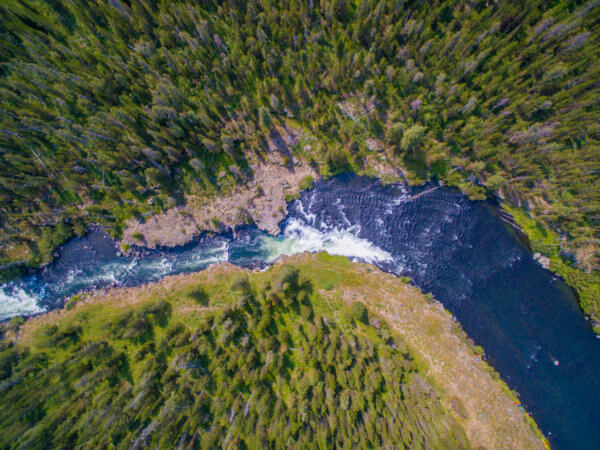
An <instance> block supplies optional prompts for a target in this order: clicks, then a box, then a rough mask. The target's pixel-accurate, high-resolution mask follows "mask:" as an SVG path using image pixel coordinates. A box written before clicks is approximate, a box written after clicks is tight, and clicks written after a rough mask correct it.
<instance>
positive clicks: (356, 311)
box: [350, 302, 368, 323]
mask: <svg viewBox="0 0 600 450" xmlns="http://www.w3.org/2000/svg"><path fill="white" fill-rule="evenodd" d="M350 314H351V316H352V318H353V319H354V320H355V321H356V322H361V323H367V320H368V314H367V308H366V307H365V305H364V304H363V303H361V302H353V303H352V304H351V305H350Z"/></svg>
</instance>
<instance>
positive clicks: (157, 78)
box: [0, 0, 600, 271]
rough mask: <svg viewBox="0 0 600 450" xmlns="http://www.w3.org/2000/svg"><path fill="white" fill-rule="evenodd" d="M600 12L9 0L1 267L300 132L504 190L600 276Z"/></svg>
mask: <svg viewBox="0 0 600 450" xmlns="http://www.w3.org/2000/svg"><path fill="white" fill-rule="evenodd" d="M599 20H600V2H598V1H597V0H592V1H588V2H583V1H540V0H537V1H529V2H517V1H499V2H489V1H483V0H481V1H478V0H460V1H456V2H452V3H450V2H437V1H432V2H424V1H402V0H385V1H384V0H381V1H376V0H362V1H346V0H334V1H322V2H320V1H318V0H308V1H295V0H286V1H271V0H250V1H247V0H243V1H238V0H229V1H223V2H218V1H211V0H203V1H189V0H92V1H89V0H86V1H82V0H5V1H3V2H2V3H1V4H0V209H1V210H2V215H1V216H0V226H1V235H0V264H1V265H2V267H3V268H4V269H6V268H10V267H12V266H13V265H15V264H18V263H21V262H26V263H28V264H34V265H35V264H39V263H41V262H44V261H48V260H49V259H50V257H51V253H52V249H53V248H54V246H55V245H56V244H59V243H61V242H63V241H64V240H65V239H66V238H68V237H69V236H71V235H72V234H73V233H81V232H82V231H83V230H84V227H85V225H86V224H87V223H90V222H99V223H102V224H105V225H108V226H109V227H110V229H111V230H112V233H113V234H114V235H117V236H118V235H119V234H120V232H121V229H122V225H123V222H124V220H126V219H127V218H130V217H142V216H144V215H145V214H148V213H150V212H158V211H161V210H164V209H165V208H168V207H170V206H173V205H175V204H178V203H180V202H182V201H184V196H185V195H186V194H194V195H213V194H215V193H218V192H222V191H224V190H226V189H227V188H228V187H229V186H231V185H232V184H235V183H239V182H242V181H243V180H244V179H245V178H246V177H248V176H249V173H248V161H249V160H251V159H253V158H255V157H259V156H260V155H261V154H263V153H264V139H265V137H266V136H268V135H269V133H272V132H273V131H274V130H275V131H276V130H277V129H279V128H281V127H283V126H284V125H286V126H293V127H297V128H299V129H301V130H302V131H303V132H304V133H307V134H310V135H311V136H313V137H314V139H313V140H311V145H310V146H306V145H297V146H296V147H295V151H296V152H297V153H298V155H299V156H302V157H303V158H305V159H306V160H308V161H312V162H313V163H315V164H318V167H319V168H320V170H321V172H322V174H323V175H330V174H332V173H336V172H338V171H342V170H347V169H352V170H356V171H360V170H362V169H363V168H364V164H365V160H366V158H367V157H368V156H369V155H372V154H378V155H379V156H382V155H386V154H387V156H388V159H390V158H392V157H394V158H395V160H397V161H399V162H400V163H401V165H402V167H403V168H404V170H405V176H406V178H407V179H408V181H410V182H421V181H424V180H426V179H428V178H430V177H432V176H433V177H437V178H438V179H441V180H443V181H444V182H446V183H447V184H450V185H454V186H458V187H460V188H461V189H463V190H464V191H465V192H467V193H468V194H469V195H470V196H471V197H472V198H476V199H478V198H484V197H485V196H486V195H489V194H490V193H492V192H495V191H497V192H500V193H501V194H502V195H504V196H507V197H508V198H510V199H512V200H513V201H515V202H518V203H520V204H522V205H523V206H524V207H525V208H527V209H530V210H531V211H532V212H533V213H534V215H535V216H536V217H537V218H539V219H540V220H542V221H543V222H544V223H545V224H546V225H548V226H551V227H552V228H553V229H554V230H557V232H558V233H559V235H560V237H561V239H563V243H562V245H561V247H560V249H559V250H560V252H561V254H562V255H564V256H567V257H569V258H571V259H572V260H573V261H574V262H575V263H576V264H578V265H579V266H580V267H581V268H583V269H584V270H587V271H590V270H593V269H595V268H597V267H598V264H599V262H598V261H599V249H600V240H599V239H598V236H599V233H600V182H599V177H600V145H599V142H600V137H599V126H600V125H599V123H598V117H599V113H600V94H599V91H600V90H599V89H598V87H599V80H600V65H599V61H600V58H599V55H600V33H599ZM367 139H378V140H380V141H381V143H382V144H383V145H382V146H377V145H376V146H369V145H367ZM378 151H379V152H381V153H378Z"/></svg>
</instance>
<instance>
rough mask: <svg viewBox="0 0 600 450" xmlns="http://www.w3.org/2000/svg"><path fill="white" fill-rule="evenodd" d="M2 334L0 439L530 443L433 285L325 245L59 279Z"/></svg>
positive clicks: (106, 443)
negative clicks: (258, 261) (151, 279)
mask: <svg viewBox="0 0 600 450" xmlns="http://www.w3.org/2000/svg"><path fill="white" fill-rule="evenodd" d="M9 327H10V326H9ZM1 345H2V351H1V353H0V378H1V381H0V386H1V392H0V404H1V405H2V413H0V445H1V446H2V447H7V448H8V447H10V448H19V447H21V446H23V445H25V446H32V447H46V446H49V447H53V448H66V447H69V448H72V447H73V446H78V445H91V446H101V447H113V446H114V447H115V448H132V447H144V446H151V447H154V446H159V447H173V446H176V445H179V446H181V447H183V448H192V447H194V448H196V447H202V448H205V447H214V446H216V447H227V446H234V447H244V446H247V447H261V448H264V447H266V446H275V447H289V446H295V447H303V448H305V447H306V446H312V445H318V446H322V447H326V446H330V445H337V446H353V447H359V446H375V447H382V446H390V445H391V446H394V447H396V446H400V447H404V446H406V447H414V446H417V447H422V446H425V447H429V448H442V447H444V448H448V447H452V448H470V447H473V448H477V447H479V446H485V447H486V448H543V445H544V441H543V440H542V438H541V436H540V434H539V432H538V431H537V428H536V426H535V424H534V423H533V421H532V420H531V419H530V418H529V417H528V416H526V415H525V414H523V413H522V412H521V411H519V410H518V409H517V407H516V405H515V401H514V400H515V399H516V398H515V397H514V395H513V394H512V393H511V392H510V391H509V390H508V388H507V387H506V386H505V385H504V384H503V383H502V382H501V381H500V380H499V379H498V377H497V375H496V374H495V372H493V370H492V369H491V368H490V367H488V366H487V365H486V363H485V362H483V361H480V360H479V358H477V356H476V354H475V353H474V350H473V348H472V346H471V344H469V343H468V339H467V338H466V337H465V335H464V333H463V332H462V330H461V329H460V327H459V326H458V325H457V324H456V323H455V322H453V321H452V320H451V318H450V316H449V314H448V313H447V312H446V311H445V310H444V309H443V307H442V306H441V305H440V304H439V303H437V302H436V301H434V300H433V299H432V298H430V297H428V296H425V295H423V294H422V293H420V292H419V291H418V289H416V288H414V287H412V286H410V285H408V284H406V283H405V282H404V281H402V280H400V279H398V278H396V277H393V276H391V275H388V274H384V273H382V272H380V271H378V270H376V269H374V268H373V267H372V266H368V265H366V264H354V263H350V262H349V261H348V260H347V259H345V258H342V257H331V256H328V255H326V254H318V255H307V254H305V255H297V256H295V257H292V258H289V259H288V260H286V261H283V262H280V263H278V264H276V265H275V266H273V267H271V268H270V269H269V270H267V271H265V272H250V271H247V270H243V269H239V268H236V267H234V266H231V265H228V264H221V265H217V266H213V267H211V268H209V269H207V270H205V271H203V272H199V273H196V274H191V275H185V276H183V275H182V276H176V277H171V278H167V279H165V280H163V281H161V282H158V283H156V284H151V285H147V286H143V287H139V288H130V289H113V290H110V291H108V292H104V293H101V292H96V293H92V294H88V296H86V297H85V298H81V297H75V298H73V299H71V301H70V302H69V303H68V305H67V307H66V308H65V309H64V310H58V311H53V312H50V313H48V314H45V315H43V316H39V317H35V318H32V319H29V320H28V321H27V322H26V323H25V324H24V325H22V326H21V327H20V328H19V329H17V327H16V326H15V324H13V326H12V330H11V331H9V332H8V333H7V334H6V335H5V337H4V340H3V341H2V344H1Z"/></svg>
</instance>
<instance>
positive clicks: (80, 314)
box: [16, 253, 544, 449]
mask: <svg viewBox="0 0 600 450" xmlns="http://www.w3.org/2000/svg"><path fill="white" fill-rule="evenodd" d="M289 264H291V265H293V267H294V268H295V269H297V270H298V271H299V276H300V278H302V279H307V280H308V281H310V283H312V285H313V288H314V290H313V295H312V297H311V302H312V304H313V307H314V308H315V310H318V311H319V312H320V313H321V314H322V315H323V316H325V317H327V318H329V319H328V320H334V321H340V320H342V315H343V314H344V313H345V311H346V310H347V309H348V308H347V305H348V304H352V303H354V302H356V301H359V302H363V303H365V304H366V306H367V307H368V309H369V317H370V323H371V324H372V325H373V326H376V327H380V326H382V325H383V324H382V323H381V322H382V321H385V322H386V323H387V324H388V325H389V326H390V327H391V328H392V330H393V334H396V335H397V336H398V337H399V338H400V339H401V341H404V342H405V343H406V344H407V345H408V347H409V348H410V350H411V352H414V353H415V354H416V355H417V364H418V365H419V366H420V368H421V369H422V370H423V371H424V372H425V373H426V374H427V377H428V378H429V379H430V381H431V382H432V383H433V384H434V385H435V386H437V387H439V388H441V390H442V392H443V394H442V398H441V401H442V404H443V405H444V407H445V408H446V409H447V410H448V411H449V412H450V413H451V414H452V415H453V417H454V418H455V420H456V421H457V422H458V423H459V424H461V425H462V426H463V427H464V429H465V432H466V434H467V436H468V438H469V440H470V442H471V444H472V446H473V447H474V448H476V447H478V446H485V447H486V448H490V449H491V448H543V446H544V444H543V441H542V439H541V435H540V433H539V431H538V430H537V427H536V426H535V424H534V423H533V421H532V420H531V418H530V417H528V416H527V415H526V414H524V413H523V412H522V411H521V409H520V408H519V407H518V406H517V403H518V400H517V398H516V396H515V395H514V393H512V392H511V391H510V390H509V389H508V388H507V387H506V385H505V384H504V383H503V382H502V381H501V380H500V379H499V378H498V376H497V374H496V373H495V372H494V371H493V369H492V368H491V367H490V366H488V364H487V363H486V362H485V361H482V360H481V356H480V355H478V354H477V353H476V349H475V347H474V346H473V345H472V344H470V343H469V339H468V338H467V337H466V335H465V334H464V332H463V331H462V329H461V328H460V325H458V324H457V323H456V322H455V321H453V319H452V317H451V315H450V314H449V313H448V312H447V311H446V310H445V309H444V308H443V306H442V305H441V304H440V303H438V302H437V301H435V300H433V299H432V298H431V297H430V296H426V295H423V294H422V293H421V292H420V291H419V290H418V289H417V288H415V287H413V286H411V285H409V284H406V282H404V281H403V280H402V279H399V278H397V277H394V276H392V275H389V274H386V273H383V272H381V271H379V270H378V269H375V268H374V267H373V266H370V265H367V264H362V263H360V264H359V263H351V262H349V261H348V260H347V259H346V258H343V257H332V256H329V255H327V254H323V253H321V254H302V255H296V256H292V257H288V258H284V259H282V260H280V261H279V262H277V263H276V264H275V265H274V266H273V267H271V268H269V269H268V270H267V271H264V272H256V271H250V270H246V269H240V268H239V267H235V266H232V265H231V264H228V263H220V264H217V265H213V266H210V267H209V268H208V269H206V270H204V271H201V272H198V273H193V274H187V275H178V276H173V277H168V278H165V279H163V280H161V281H159V282H156V283H150V284H147V285H144V286H140V287H136V288H126V289H118V288H114V289H109V290H104V291H96V292H93V293H90V294H88V295H86V296H85V297H84V298H83V299H81V300H80V301H79V302H78V303H76V302H75V301H73V302H71V304H70V306H69V309H63V310H56V311H52V312H50V313H48V314H45V315H43V316H39V317H34V318H31V319H30V320H28V321H27V322H26V323H25V325H24V326H23V328H22V329H21V331H20V332H19V333H18V335H17V336H16V342H17V344H18V345H29V344H31V343H32V342H33V340H34V337H35V336H36V332H37V331H36V330H39V329H41V328H42V327H43V326H46V325H52V324H60V326H61V327H63V326H69V325H79V326H82V328H83V329H85V333H86V335H85V336H89V337H91V336H96V335H97V336H101V335H103V333H105V331H103V329H104V328H103V325H102V323H103V321H106V320H107V318H109V317H113V316H115V315H119V314H121V315H122V314H123V312H124V311H127V310H128V309H131V308H134V307H135V306H136V305H138V304H141V303H143V302H145V301H148V300H151V299H155V300H156V299H166V300H167V301H168V302H169V303H170V304H171V305H172V314H173V316H174V317H175V318H176V319H177V320H180V321H181V322H182V323H183V324H184V325H186V326H188V325H191V324H193V323H194V322H195V321H196V320H197V319H198V317H201V316H202V314H204V312H205V311H206V310H207V309H215V308H217V309H219V308H222V307H223V306H224V305H226V304H227V303H228V302H230V301H231V300H230V298H231V294H230V293H229V291H228V286H229V284H230V283H231V280H232V279H235V278H236V277H239V276H240V275H244V276H248V277H249V280H250V281H251V283H252V284H253V285H256V286H258V285H262V284H263V283H265V282H266V281H268V280H270V279H272V278H273V276H274V274H276V273H278V272H279V271H280V270H281V268H282V266H283V265H289ZM195 292H204V293H205V296H206V298H211V299H212V298H218V299H219V301H218V302H217V303H213V301H212V300H211V301H210V302H209V303H208V304H202V302H200V304H199V302H198V300H197V299H196V298H195V297H194V293H195ZM196 297H197V296H196ZM203 298H204V297H203ZM477 352H478V353H481V351H480V350H477Z"/></svg>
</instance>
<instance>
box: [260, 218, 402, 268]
mask: <svg viewBox="0 0 600 450" xmlns="http://www.w3.org/2000/svg"><path fill="white" fill-rule="evenodd" d="M359 231H360V229H359V228H358V226H354V227H350V228H344V229H338V228H336V229H332V230H328V231H320V230H318V229H316V228H314V227H312V226H310V225H308V224H306V222H304V221H301V220H299V219H296V218H292V219H290V220H289V221H288V223H287V225H286V227H285V230H284V231H283V235H282V236H280V237H272V236H264V237H263V238H262V239H263V242H262V247H263V249H264V250H265V251H266V253H267V257H266V262H273V261H274V260H276V259H277V258H279V257H280V256H282V255H288V256H289V255H293V254H296V253H303V252H313V253H314V252H321V251H325V252H327V253H329V254H331V255H341V256H346V257H347V258H351V259H360V260H361V261H365V262H368V263H378V262H379V263H381V262H389V261H393V258H392V255H391V254H390V253H389V252H386V251H385V250H383V249H381V248H379V247H377V246H376V245H373V244H372V243H371V242H369V241H367V240H366V239H362V238H359V237H358V232H359Z"/></svg>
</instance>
